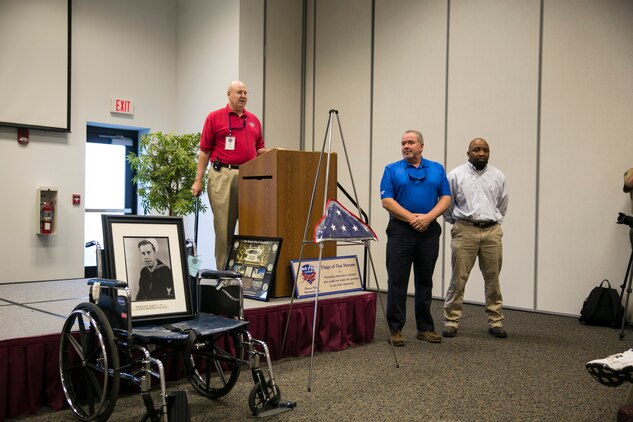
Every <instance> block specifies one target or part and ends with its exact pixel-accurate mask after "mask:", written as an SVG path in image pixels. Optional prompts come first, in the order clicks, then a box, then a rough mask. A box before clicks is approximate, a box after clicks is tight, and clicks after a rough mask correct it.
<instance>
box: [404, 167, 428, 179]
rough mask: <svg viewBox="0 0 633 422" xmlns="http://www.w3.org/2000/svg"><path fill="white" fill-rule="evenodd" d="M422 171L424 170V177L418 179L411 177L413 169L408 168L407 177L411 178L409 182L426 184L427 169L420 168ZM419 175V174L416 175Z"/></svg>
mask: <svg viewBox="0 0 633 422" xmlns="http://www.w3.org/2000/svg"><path fill="white" fill-rule="evenodd" d="M420 169H421V170H422V172H421V173H422V177H416V176H413V175H411V167H408V168H407V176H409V180H411V181H412V182H420V183H422V182H424V180H425V179H426V169H425V168H424V167H420ZM416 174H419V173H416Z"/></svg>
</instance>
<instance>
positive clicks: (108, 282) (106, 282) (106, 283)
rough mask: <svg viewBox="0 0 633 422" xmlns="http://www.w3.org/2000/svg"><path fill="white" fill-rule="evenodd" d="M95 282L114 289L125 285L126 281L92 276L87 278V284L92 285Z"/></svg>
mask: <svg viewBox="0 0 633 422" xmlns="http://www.w3.org/2000/svg"><path fill="white" fill-rule="evenodd" d="M95 283H101V286H103V287H113V288H115V289H121V288H124V287H127V283H126V282H125V281H121V280H108V279H105V278H92V279H90V280H88V285H89V286H92V285H93V284H95Z"/></svg>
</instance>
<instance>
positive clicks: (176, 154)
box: [127, 132, 206, 215]
mask: <svg viewBox="0 0 633 422" xmlns="http://www.w3.org/2000/svg"><path fill="white" fill-rule="evenodd" d="M199 144H200V133H188V134H183V135H174V134H173V133H168V134H165V133H162V132H154V133H149V134H146V135H143V136H141V141H140V146H139V154H138V155H136V154H135V153H133V152H131V153H129V154H128V156H127V160H128V162H129V163H130V166H131V167H132V170H133V171H134V172H135V176H134V177H133V178H132V182H133V183H136V185H137V187H138V195H139V197H140V198H141V205H142V207H143V208H144V209H145V211H146V212H149V211H150V210H153V211H156V212H158V213H161V214H165V213H166V214H168V215H187V214H191V213H193V212H194V211H195V201H194V198H192V196H191V190H190V188H191V185H192V184H193V181H194V179H195V177H196V167H197V160H196V157H197V156H198V146H199ZM203 180H204V178H203ZM205 208H206V207H204V205H201V208H200V210H202V211H204V210H205Z"/></svg>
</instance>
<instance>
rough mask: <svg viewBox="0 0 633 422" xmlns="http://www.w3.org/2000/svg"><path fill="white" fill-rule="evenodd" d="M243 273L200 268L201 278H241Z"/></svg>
mask: <svg viewBox="0 0 633 422" xmlns="http://www.w3.org/2000/svg"><path fill="white" fill-rule="evenodd" d="M240 277H242V274H240V273H238V272H236V271H219V270H200V278H211V279H219V278H240Z"/></svg>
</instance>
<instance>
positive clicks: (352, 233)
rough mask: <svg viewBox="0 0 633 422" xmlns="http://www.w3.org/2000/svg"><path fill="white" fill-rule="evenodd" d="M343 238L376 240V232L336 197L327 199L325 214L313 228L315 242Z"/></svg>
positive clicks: (342, 239)
mask: <svg viewBox="0 0 633 422" xmlns="http://www.w3.org/2000/svg"><path fill="white" fill-rule="evenodd" d="M328 240H332V241H337V240H341V241H345V240H349V241H351V240H378V237H377V236H376V233H374V231H373V230H372V229H371V227H369V226H368V225H367V224H365V223H363V222H362V221H361V219H360V218H358V217H357V216H356V215H354V214H353V213H351V212H350V211H348V210H347V209H346V208H345V207H344V206H343V205H341V204H340V203H339V202H338V201H337V200H336V199H328V201H327V204H326V207H325V214H323V217H321V219H320V220H319V222H318V223H317V225H316V227H315V228H314V241H315V242H316V243H321V242H325V241H328Z"/></svg>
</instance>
